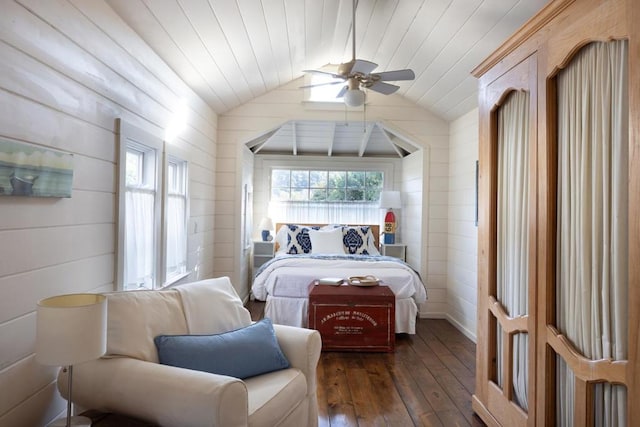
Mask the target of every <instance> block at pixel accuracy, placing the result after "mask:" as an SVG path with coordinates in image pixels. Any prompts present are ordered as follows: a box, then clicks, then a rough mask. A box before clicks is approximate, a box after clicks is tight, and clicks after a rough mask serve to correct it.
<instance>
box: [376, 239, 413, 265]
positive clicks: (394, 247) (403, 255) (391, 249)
mask: <svg viewBox="0 0 640 427" xmlns="http://www.w3.org/2000/svg"><path fill="white" fill-rule="evenodd" d="M380 254H382V255H386V256H392V257H394V258H400V259H401V260H402V261H406V260H407V245H405V244H402V243H390V244H386V245H385V244H382V245H380Z"/></svg>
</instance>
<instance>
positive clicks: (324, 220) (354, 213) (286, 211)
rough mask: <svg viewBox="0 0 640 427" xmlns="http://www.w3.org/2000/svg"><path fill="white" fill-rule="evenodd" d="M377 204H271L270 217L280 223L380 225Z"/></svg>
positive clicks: (272, 202)
mask: <svg viewBox="0 0 640 427" xmlns="http://www.w3.org/2000/svg"><path fill="white" fill-rule="evenodd" d="M380 212H381V211H380V208H379V207H378V203H377V202H369V203H353V202H349V203H347V202H277V201H271V202H270V203H269V217H270V218H272V219H273V221H274V222H279V223H285V222H288V223H296V222H299V223H303V224H379V223H380V218H381V213H380Z"/></svg>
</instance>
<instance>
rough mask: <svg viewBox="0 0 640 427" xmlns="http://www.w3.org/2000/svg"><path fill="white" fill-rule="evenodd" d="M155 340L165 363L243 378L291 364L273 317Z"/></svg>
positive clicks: (159, 354) (162, 361)
mask: <svg viewBox="0 0 640 427" xmlns="http://www.w3.org/2000/svg"><path fill="white" fill-rule="evenodd" d="M154 341H155V344H156V347H157V348H158V358H159V360H160V363H162V364H163V365H170V366H176V367H179V368H186V369H194V370H197V371H204V372H209V373H212V374H218V375H228V376H230V377H236V378H241V379H244V378H249V377H253V376H256V375H260V374H265V373H267V372H273V371H277V370H280V369H285V368H288V367H289V361H288V360H287V358H286V357H285V355H284V354H283V353H282V350H280V346H279V345H278V340H277V339H276V335H275V332H274V330H273V325H272V323H271V320H270V319H262V320H260V321H259V322H256V323H254V324H253V325H250V326H247V327H245V328H242V329H237V330H235V331H231V332H226V333H222V334H217V335H159V336H157V337H155V340H154Z"/></svg>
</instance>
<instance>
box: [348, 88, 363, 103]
mask: <svg viewBox="0 0 640 427" xmlns="http://www.w3.org/2000/svg"><path fill="white" fill-rule="evenodd" d="M344 103H345V104H347V105H348V106H349V107H359V106H361V105H362V104H364V92H363V91H361V90H360V89H349V90H348V91H347V93H345V94H344Z"/></svg>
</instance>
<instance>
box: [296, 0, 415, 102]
mask: <svg viewBox="0 0 640 427" xmlns="http://www.w3.org/2000/svg"><path fill="white" fill-rule="evenodd" d="M352 4H353V7H352V10H353V12H352V14H353V15H352V17H353V21H352V24H351V29H352V36H351V40H352V42H353V46H352V51H351V52H352V57H351V61H349V62H344V63H342V64H340V65H339V66H338V71H337V72H336V73H330V72H327V71H320V70H303V71H304V72H305V73H314V74H324V75H328V76H331V77H333V78H334V79H337V81H334V82H327V83H318V84H312V85H306V86H301V88H311V87H318V86H327V85H336V84H343V83H346V84H345V86H344V87H343V88H342V89H341V90H340V92H338V94H337V95H336V98H343V97H344V103H345V104H346V105H348V106H349V107H359V106H361V105H362V104H364V98H365V93H364V91H363V90H361V89H362V88H366V89H370V90H373V91H375V92H378V93H382V94H384V95H390V94H392V93H394V92H396V91H397V90H398V89H400V86H396V85H394V84H390V83H386V82H388V81H399V80H413V79H415V78H416V75H415V73H414V72H413V70H409V69H405V70H394V71H382V72H379V73H373V72H372V71H373V70H375V69H376V67H377V66H378V64H375V63H373V62H370V61H365V60H364V59H356V0H352Z"/></svg>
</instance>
